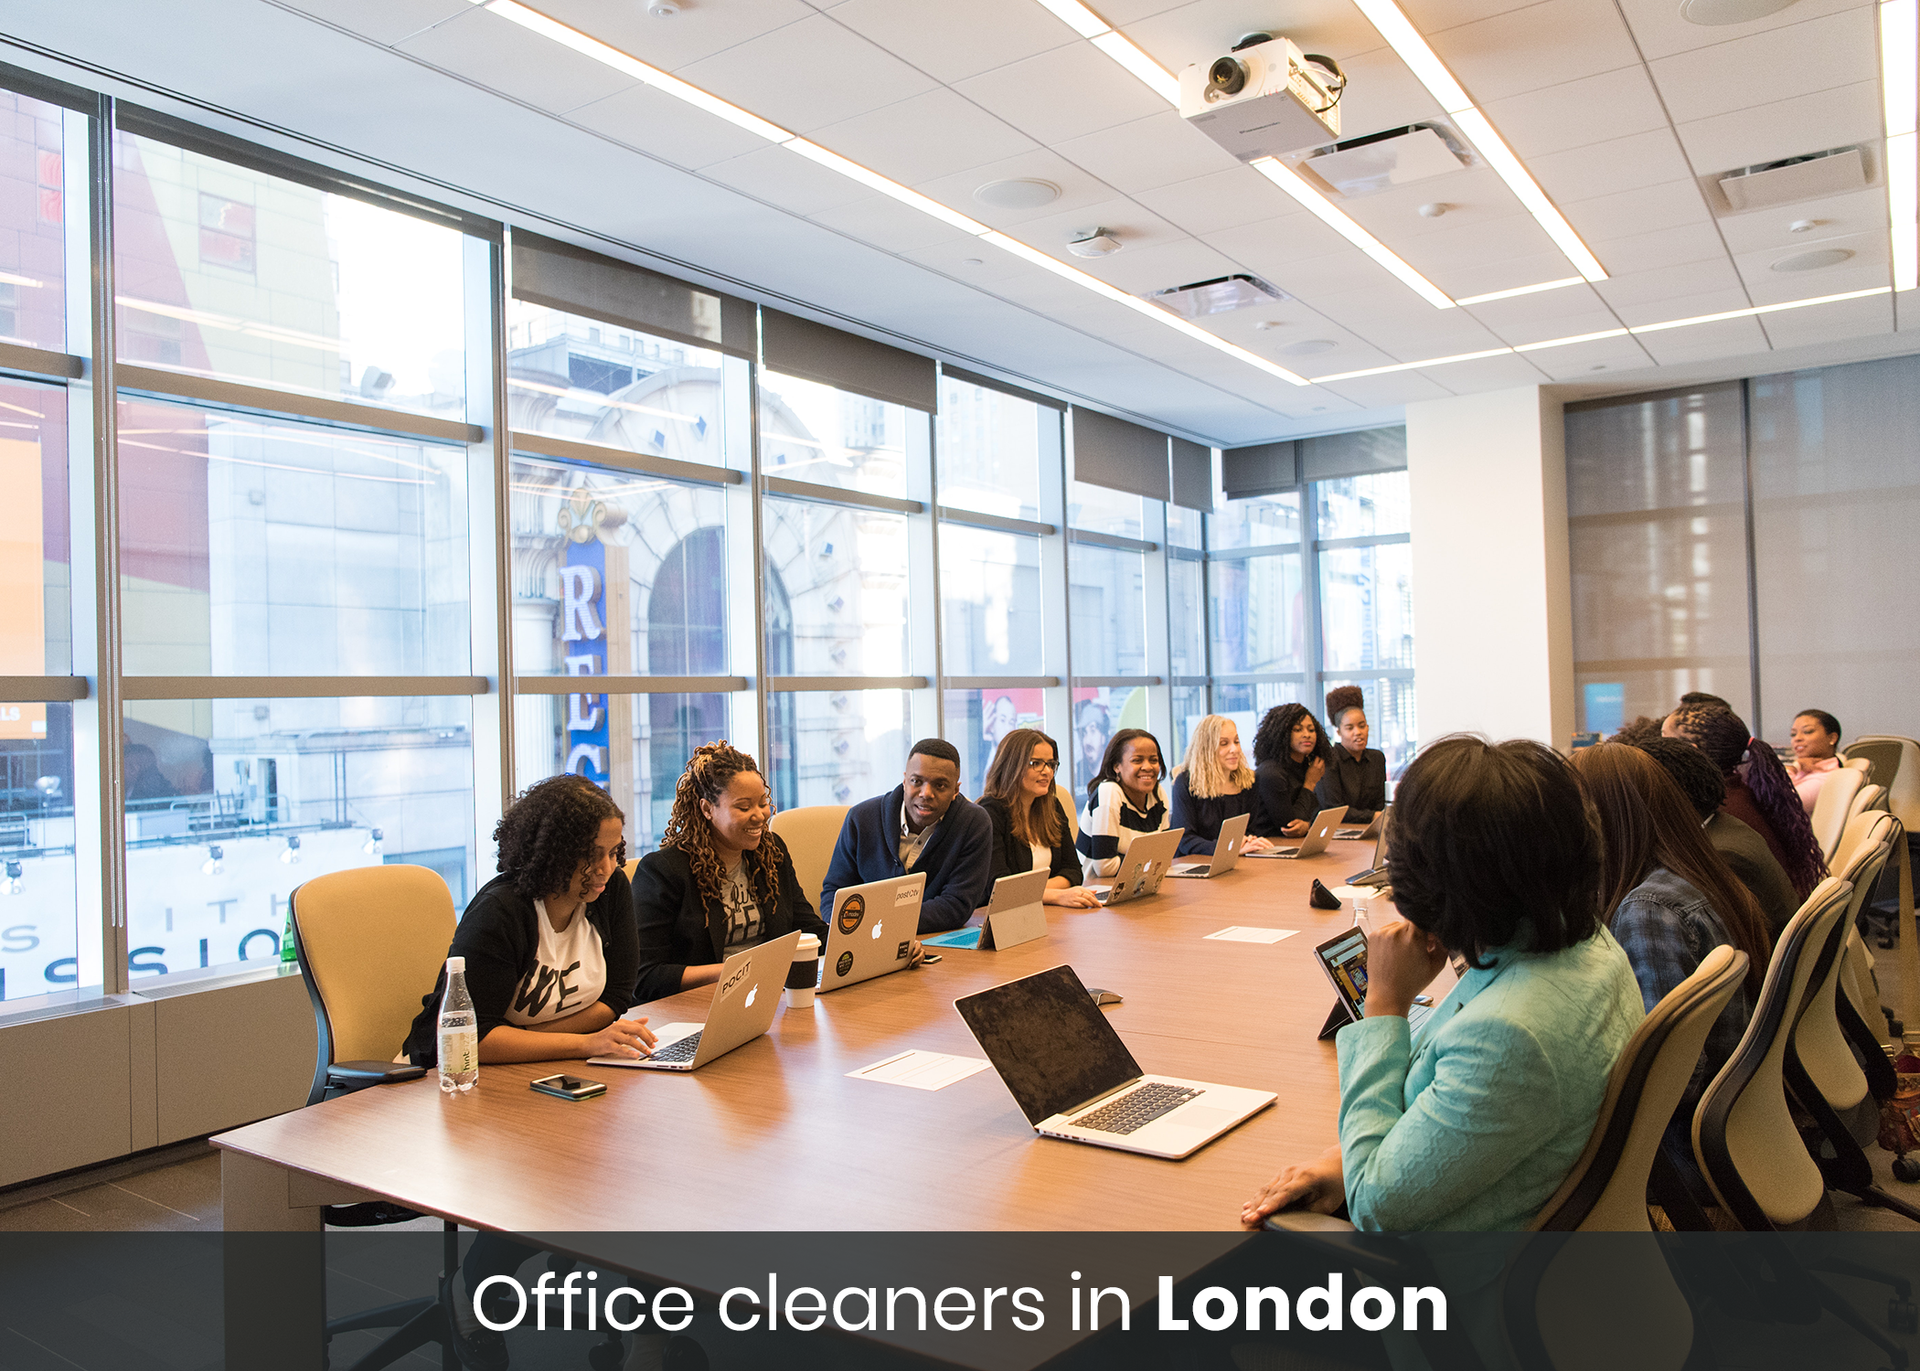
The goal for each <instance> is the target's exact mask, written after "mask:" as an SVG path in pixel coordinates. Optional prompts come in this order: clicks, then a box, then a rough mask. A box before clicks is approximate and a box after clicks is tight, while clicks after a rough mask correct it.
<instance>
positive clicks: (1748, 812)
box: [1661, 703, 1827, 900]
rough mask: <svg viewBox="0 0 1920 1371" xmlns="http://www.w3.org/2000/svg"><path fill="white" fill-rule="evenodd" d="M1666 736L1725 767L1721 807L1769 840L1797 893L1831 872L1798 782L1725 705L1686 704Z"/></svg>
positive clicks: (1674, 716) (1804, 895)
mask: <svg viewBox="0 0 1920 1371" xmlns="http://www.w3.org/2000/svg"><path fill="white" fill-rule="evenodd" d="M1661 732H1662V733H1663V734H1664V735H1665V736H1667V737H1669V738H1679V739H1681V740H1683V741H1685V742H1689V743H1692V744H1693V745H1694V746H1695V747H1697V748H1699V749H1700V750H1701V751H1702V752H1703V753H1705V754H1706V757H1707V760H1708V761H1710V762H1712V763H1713V764H1714V765H1715V766H1717V767H1719V768H1720V774H1721V776H1722V777H1724V778H1725V781H1726V786H1727V798H1726V800H1725V802H1724V803H1723V804H1722V805H1721V808H1722V809H1724V810H1725V811H1726V812H1727V813H1729V814H1731V815H1733V817H1734V818H1736V819H1738V820H1740V822H1741V823H1743V824H1745V825H1747V827H1749V828H1751V829H1752V830H1753V831H1754V832H1756V833H1758V834H1759V835H1760V836H1761V837H1762V838H1764V839H1765V840H1766V844H1767V847H1768V849H1769V850H1771V851H1772V853H1773V855H1774V858H1775V860H1777V861H1778V862H1779V863H1780V866H1781V869H1782V870H1784V871H1785V872H1786V873H1787V879H1788V880H1789V881H1792V882H1793V888H1794V891H1795V893H1796V894H1798V895H1799V896H1800V898H1801V899H1803V900H1804V899H1806V898H1807V896H1808V895H1809V894H1810V893H1812V891H1813V888H1814V886H1816V885H1818V884H1819V883H1820V878H1821V877H1822V876H1825V875H1826V874H1827V859H1826V856H1825V855H1824V854H1823V853H1822V852H1821V851H1820V844H1819V843H1818V842H1817V841H1815V839H1814V836H1813V825H1812V824H1811V823H1810V822H1808V820H1807V812H1806V810H1804V809H1803V808H1801V806H1800V796H1799V794H1798V793H1797V792H1796V791H1795V790H1794V788H1793V779H1792V777H1790V776H1788V775H1787V769H1786V768H1785V767H1783V766H1781V765H1780V759H1779V758H1778V757H1776V756H1774V755H1773V749H1772V748H1771V747H1768V746H1767V745H1766V744H1765V743H1763V742H1761V741H1759V740H1758V739H1757V738H1755V737H1754V736H1753V734H1752V733H1751V732H1749V731H1748V729H1747V725H1746V722H1745V721H1744V720H1743V719H1741V717H1740V716H1739V715H1738V714H1735V713H1734V712H1733V711H1732V710H1731V709H1728V708H1727V707H1726V706H1725V705H1713V704H1698V705H1690V704H1684V703H1683V704H1682V705H1681V706H1680V708H1678V709H1676V710H1674V712H1673V713H1671V714H1669V715H1668V716H1667V721H1666V723H1665V724H1664V725H1662V726H1661Z"/></svg>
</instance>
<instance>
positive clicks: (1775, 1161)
mask: <svg viewBox="0 0 1920 1371" xmlns="http://www.w3.org/2000/svg"><path fill="white" fill-rule="evenodd" d="M1852 895H1853V887H1852V886H1851V885H1849V884H1848V883H1847V882H1845V881H1842V880H1839V879H1837V878H1835V877H1832V876H1829V877H1827V878H1826V879H1825V880H1823V881H1821V882H1820V884H1819V885H1817V886H1815V887H1814V888H1813V893H1812V894H1810V895H1808V896H1807V901H1806V903H1805V904H1803V905H1801V906H1800V910H1799V912H1798V913H1796V914H1795V915H1794V916H1793V918H1792V919H1790V920H1788V922H1787V926H1786V928H1785V929H1783V930H1782V931H1781V934H1780V940H1779V942H1778V943H1776V944H1775V945H1774V949H1773V960H1772V962H1770V963H1769V964H1768V966H1767V979H1766V983H1765V984H1764V985H1763V986H1762V987H1761V989H1760V1002H1759V1003H1758V1004H1757V1005H1755V1006H1754V1010H1753V1019H1752V1021H1751V1022H1750V1023H1749V1024H1748V1025H1747V1032H1746V1035H1745V1036H1744V1037H1742V1038H1741V1039H1740V1046H1739V1047H1737V1048H1735V1049H1734V1053H1733V1055H1732V1056H1731V1057H1729V1058H1728V1059H1727V1064H1726V1065H1725V1066H1723V1067H1721V1068H1720V1074H1719V1075H1717V1076H1715V1077H1714V1078H1713V1080H1712V1081H1711V1082H1709V1083H1708V1085H1707V1088H1706V1090H1705V1091H1704V1092H1703V1093H1702V1095H1701V1097H1700V1107H1699V1108H1698V1109H1697V1110H1695V1111H1694V1115H1693V1151H1694V1156H1695V1157H1696V1158H1698V1160H1699V1162H1700V1170H1701V1173H1702V1174H1703V1175H1704V1176H1705V1177H1706V1179H1707V1184H1708V1185H1709V1186H1710V1187H1711V1188H1712V1190H1713V1193H1714V1196H1715V1197H1716V1198H1717V1199H1718V1200H1719V1202H1720V1204H1721V1207H1722V1208H1724V1209H1725V1210H1726V1211H1727V1213H1728V1214H1729V1215H1731V1216H1732V1218H1733V1219H1734V1221H1735V1222H1737V1223H1738V1224H1739V1225H1740V1226H1741V1227H1742V1228H1745V1229H1748V1230H1749V1231H1765V1230H1767V1229H1769V1228H1773V1227H1775V1226H1782V1225H1789V1224H1793V1223H1797V1222H1799V1221H1800V1220H1801V1219H1804V1218H1805V1217H1806V1216H1807V1215H1809V1214H1811V1213H1813V1211H1814V1210H1815V1209H1817V1208H1818V1207H1819V1206H1820V1202H1821V1200H1822V1199H1823V1198H1824V1196H1825V1195H1826V1180H1825V1178H1824V1177H1823V1176H1822V1175H1821V1174H1820V1168H1819V1167H1817V1166H1815V1165H1814V1163H1813V1158H1812V1157H1811V1156H1809V1155H1808V1153H1807V1149H1806V1145H1805V1144H1804V1143H1802V1142H1801V1141H1800V1133H1799V1130H1798V1129H1796V1128H1795V1127H1794V1123H1793V1115H1792V1113H1791V1112H1790V1111H1789V1109H1788V1107H1787V1089H1786V1081H1785V1078H1784V1074H1783V1063H1784V1061H1785V1057H1786V1050H1787V1040H1788V1038H1789V1037H1790V1036H1791V1034H1792V1032H1793V1026H1794V1023H1795V1021H1796V1020H1797V1019H1798V1017H1799V1010H1800V1007H1801V1006H1802V1005H1804V1004H1805V1003H1806V995H1807V986H1808V984H1809V983H1810V982H1811V981H1812V979H1813V972H1814V964H1815V963H1816V962H1817V961H1818V960H1819V954H1820V950H1821V949H1822V948H1823V947H1825V946H1826V943H1827V939H1828V938H1829V936H1831V934H1832V933H1833V930H1834V925H1835V924H1837V923H1838V922H1839V921H1840V919H1841V918H1842V917H1843V916H1844V915H1845V914H1846V912H1847V905H1848V902H1849V901H1850V900H1851V898H1852Z"/></svg>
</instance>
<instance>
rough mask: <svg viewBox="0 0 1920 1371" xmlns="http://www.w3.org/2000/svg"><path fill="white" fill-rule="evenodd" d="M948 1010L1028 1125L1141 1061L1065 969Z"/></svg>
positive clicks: (1124, 1077)
mask: <svg viewBox="0 0 1920 1371" xmlns="http://www.w3.org/2000/svg"><path fill="white" fill-rule="evenodd" d="M954 1008H955V1009H957V1010H959V1011H960V1017H961V1018H962V1019H965V1020H966V1023H967V1027H968V1028H970V1029H972V1030H973V1036H974V1037H975V1038H978V1039H979V1040H980V1047H981V1049H982V1050H983V1051H985V1052H986V1054H987V1058H988V1060H990V1061H991V1062H992V1063H993V1068H994V1070H996V1071H998V1072H999V1073H1000V1079H1001V1080H1003V1081H1005V1082H1006V1084H1007V1089H1008V1090H1009V1091H1011V1092H1012V1094H1013V1098H1014V1100H1015V1102H1016V1103H1018V1104H1019V1106H1020V1111H1021V1112H1022V1113H1023V1114H1025V1115H1026V1116H1027V1122H1028V1123H1032V1124H1037V1123H1039V1122H1040V1121H1041V1120H1042V1119H1046V1118H1050V1117H1051V1116H1053V1115H1055V1114H1059V1113H1062V1112H1063V1111H1065V1110H1068V1109H1072V1108H1073V1107H1074V1106H1075V1105H1079V1104H1084V1103H1086V1102H1087V1101H1088V1100H1090V1099H1092V1098H1093V1097H1094V1096H1096V1095H1099V1094H1101V1093H1103V1092H1105V1091H1108V1090H1112V1089H1114V1088H1115V1087H1116V1086H1122V1085H1125V1084H1126V1083H1127V1082H1128V1081H1130V1080H1133V1079H1134V1078H1135V1077H1137V1076H1139V1075H1140V1064H1139V1063H1138V1062H1136V1061H1135V1060H1134V1059H1133V1054H1132V1053H1131V1052H1129V1051H1127V1047H1126V1044H1125V1043H1123V1042H1121V1041H1120V1035H1119V1034H1118V1033H1115V1032H1114V1031H1113V1025H1112V1024H1110V1023H1108V1022H1107V1019H1106V1016H1105V1015H1104V1014H1102V1013H1101V1012H1100V1009H1099V1006H1097V1005H1095V1004H1094V1002H1093V998H1092V996H1090V995H1088V994H1087V988H1086V986H1084V985H1082V984H1081V983H1080V978H1079V977H1078V976H1076V975H1074V973H1073V968H1072V967H1070V966H1056V967H1054V968H1053V969H1052V970H1051V971H1042V972H1040V973H1039V974H1038V975H1035V976H1023V977H1022V978H1021V979H1019V980H1017V981H1009V982H1007V983H1006V984H1005V985H996V986H995V987H993V989H991V990H983V991H981V992H980V993H979V994H977V995H969V996H967V997H966V998H965V999H962V1000H955V1001H954Z"/></svg>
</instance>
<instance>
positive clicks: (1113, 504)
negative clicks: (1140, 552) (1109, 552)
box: [1067, 481, 1147, 539]
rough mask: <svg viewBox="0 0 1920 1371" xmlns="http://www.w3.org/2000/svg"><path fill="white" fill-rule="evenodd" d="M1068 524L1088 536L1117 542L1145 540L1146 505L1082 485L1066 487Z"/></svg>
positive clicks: (1115, 492) (1120, 492)
mask: <svg viewBox="0 0 1920 1371" xmlns="http://www.w3.org/2000/svg"><path fill="white" fill-rule="evenodd" d="M1067 524H1068V526H1069V527H1071V528H1078V529H1085V530H1086V531H1087V532H1089V533H1107V534H1111V535H1112V536H1113V537H1116V538H1141V539H1144V538H1145V537H1146V536H1147V534H1146V526H1147V502H1146V500H1145V499H1144V498H1143V497H1141V496H1139V495H1129V494H1127V493H1126V492H1125V491H1123V490H1108V489H1107V488H1106V487H1105V486H1096V485H1089V484H1087V483H1086V482H1085V481H1069V482H1068V483H1067Z"/></svg>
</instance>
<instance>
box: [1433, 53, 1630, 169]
mask: <svg viewBox="0 0 1920 1371" xmlns="http://www.w3.org/2000/svg"><path fill="white" fill-rule="evenodd" d="M1469 93H1470V94H1474V95H1475V98H1476V99H1479V98H1480V97H1479V96H1478V94H1477V93H1476V92H1469ZM1480 108H1481V112H1482V113H1484V114H1485V115H1486V116H1487V118H1488V119H1490V120H1492V121H1493V126H1494V127H1495V128H1496V129H1498V130H1500V136H1501V137H1502V138H1504V139H1506V140H1507V146H1508V147H1510V148H1512V149H1513V150H1514V152H1515V153H1517V154H1518V155H1519V156H1520V157H1521V158H1523V159H1525V160H1527V161H1528V163H1529V164H1531V162H1532V159H1533V158H1535V157H1541V156H1545V155H1546V154H1548V153H1553V152H1564V151H1565V150H1566V149H1568V148H1581V147H1586V146H1587V145H1588V144H1590V143H1602V142H1606V141H1608V140H1610V139H1614V138H1625V137H1627V136H1628V135H1629V134H1635V133H1647V132H1650V131H1652V130H1656V129H1665V128H1666V127H1667V116H1666V112H1665V111H1664V110H1662V109H1661V107H1660V97H1659V95H1658V93H1657V92H1655V90H1654V88H1653V82H1652V81H1650V80H1649V79H1648V78H1647V73H1646V69H1645V68H1644V67H1642V66H1640V65H1639V64H1638V63H1635V64H1634V65H1633V66H1630V67H1620V68H1618V69H1617V70H1614V71H1607V72H1601V73H1600V74H1598V75H1596V76H1587V77H1583V78H1581V79H1578V80H1573V81H1567V82H1564V83H1562V84H1559V85H1548V86H1544V87H1542V88H1538V89H1533V90H1529V91H1527V92H1526V93H1524V94H1521V95H1514V96H1509V97H1507V98H1505V99H1499V100H1481V105H1480Z"/></svg>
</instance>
